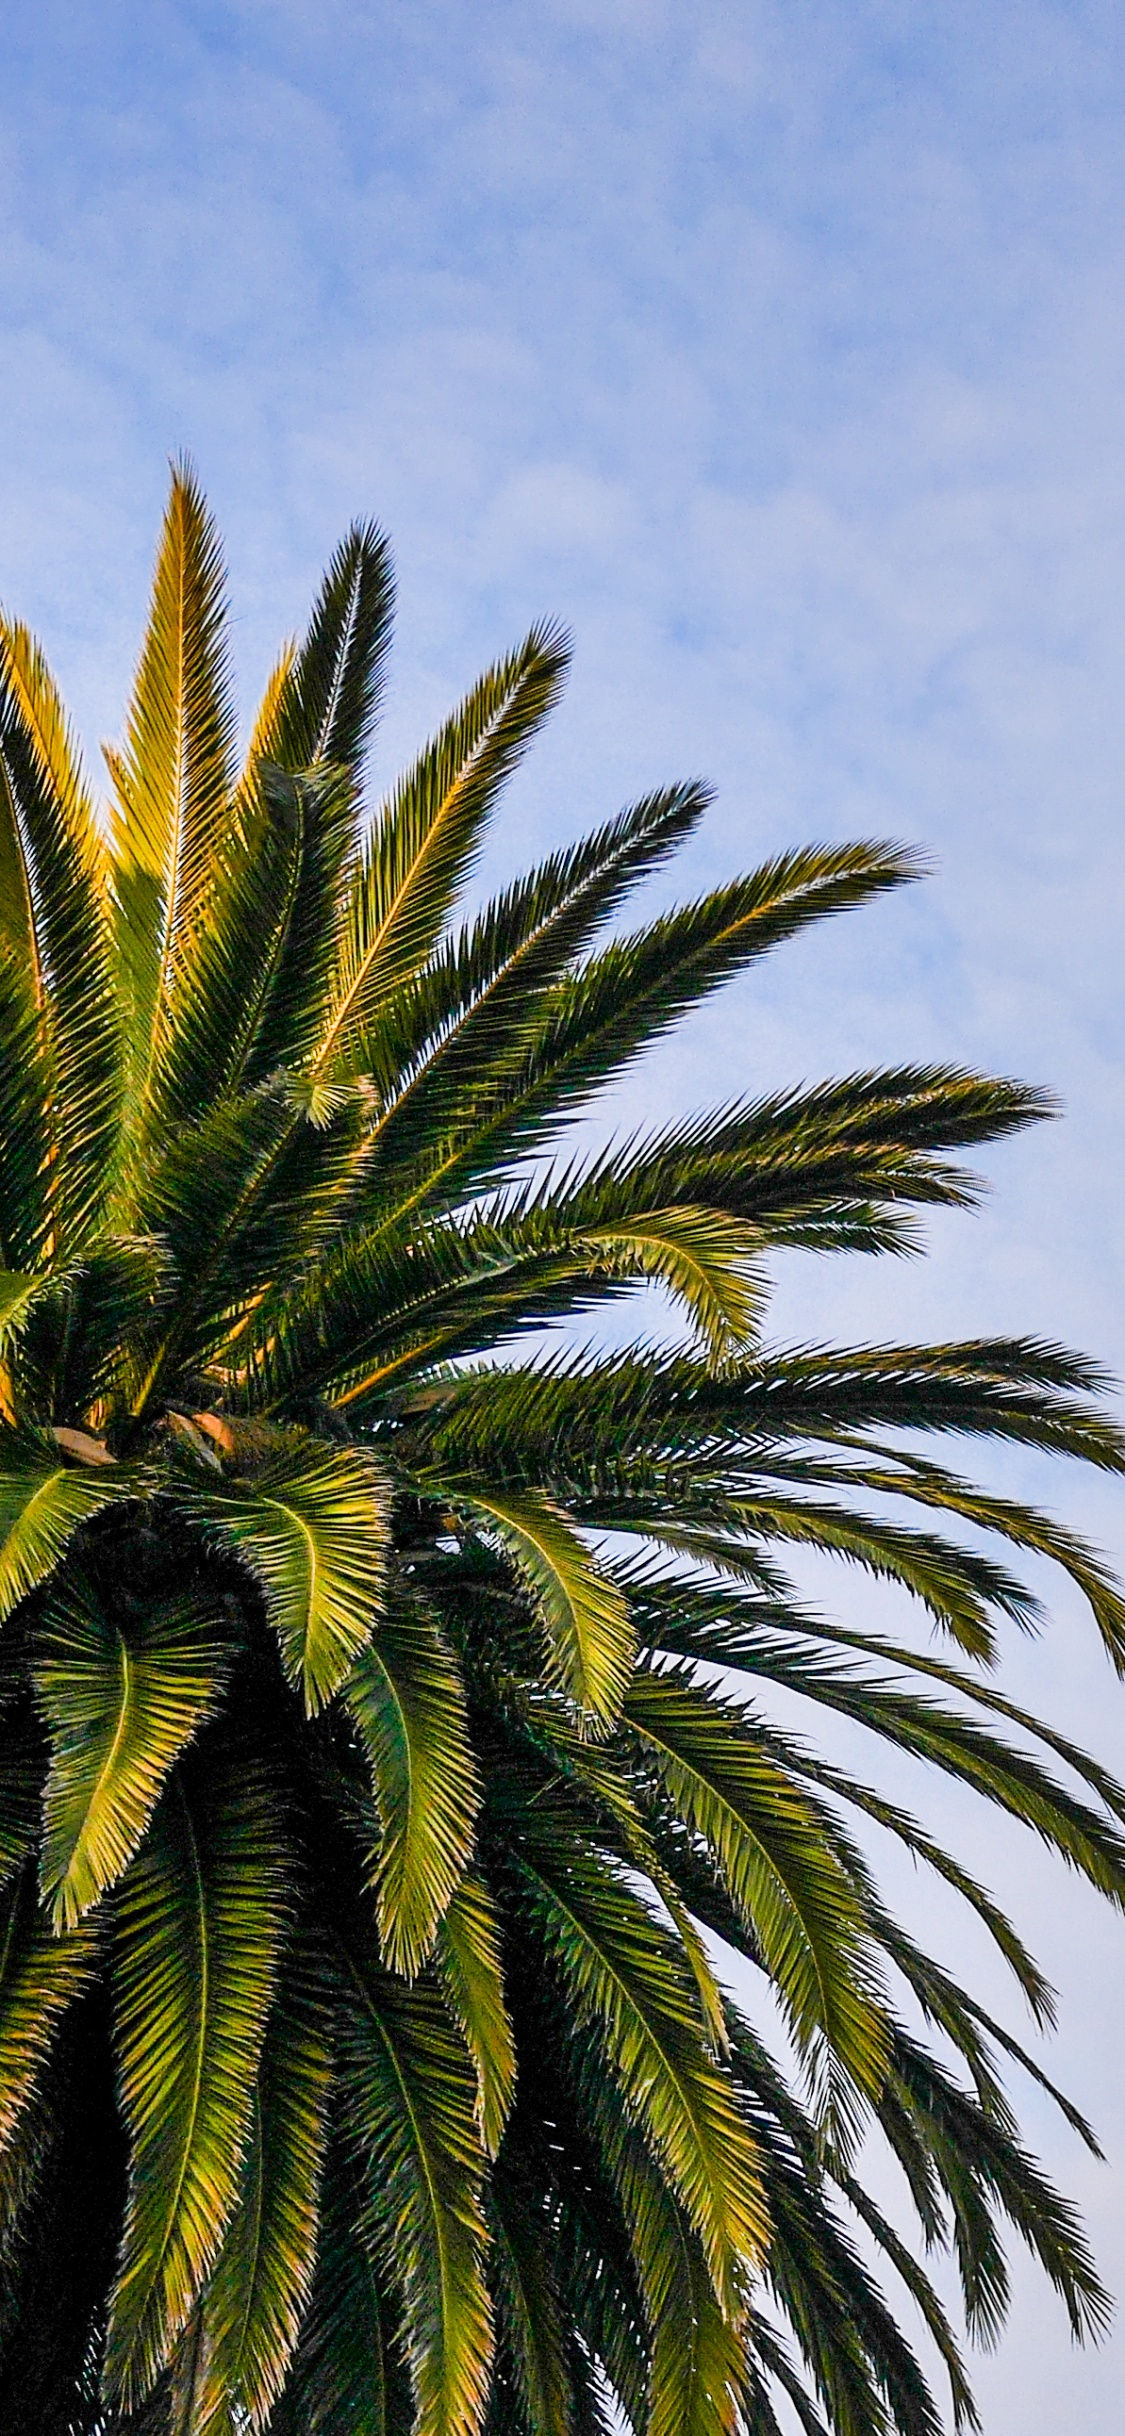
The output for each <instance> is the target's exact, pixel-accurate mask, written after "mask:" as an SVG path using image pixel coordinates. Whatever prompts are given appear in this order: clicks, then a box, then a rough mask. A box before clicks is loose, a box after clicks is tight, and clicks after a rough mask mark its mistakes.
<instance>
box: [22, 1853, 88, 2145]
mask: <svg viewBox="0 0 1125 2436" xmlns="http://www.w3.org/2000/svg"><path fill="white" fill-rule="evenodd" d="M97 1950H98V1941H97V1934H96V1931H95V1930H94V1929H93V1927H92V1926H90V1925H89V1924H88V1923H86V1922H82V1923H81V1924H80V1925H79V1927H78V1928H77V1929H76V1930H74V1931H73V1932H72V1934H71V1935H69V1936H66V1937H53V1936H52V1935H51V1933H50V1931H49V1929H47V1928H46V1927H45V1925H44V1924H43V1922H42V1921H41V1920H39V1919H38V1918H37V1917H36V1907H35V1900H34V1890H33V1885H32V1881H31V1877H30V1873H29V1872H27V1871H23V1872H21V1873H20V1874H19V1875H18V1876H17V1877H15V1878H14V1879H12V1880H10V1882H9V1884H8V1885H7V1887H6V1888H5V1889H4V1892H3V1894H2V1895H0V2149H3V2148H4V2147H5V2146H6V2144H7V2143H8V2141H9V2140H10V2139H11V2137H12V2135H13V2133H15V2132H16V2131H17V2129H18V2126H19V2123H20V2119H21V2117H22V2116H23V2114H24V2113H25V2111H26V2109H27V2108H28V2107H29V2106H30V2104H31V2103H32V2101H33V2099H34V2096H35V2093H36V2089H37V2087H38V2084H39V2080H40V2077H41V2075H42V2073H43V2071H44V2069H45V2066H46V2064H47V2060H48V2058H49V2056H50V2053H51V2049H52V2046H53V2044H54V2041H55V2039H56V2037H57V2035H58V2031H59V2027H60V2024H61V2022H62V2020H63V2017H64V2015H65V2014H66V2013H67V2011H68V2010H69V2008H70V2006H71V2005H72V2004H73V2003H74V2000H75V1998H76V1997H77V1996H79V1995H80V1994H81V1993H82V1990H83V1989H84V1988H86V1987H87V1986H88V1985H89V1983H90V1980H91V1979H92V1977H93V1972H94V1967H95V1963H96V1960H97Z"/></svg>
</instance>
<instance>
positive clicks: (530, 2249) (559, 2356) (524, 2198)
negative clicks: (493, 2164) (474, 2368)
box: [489, 2168, 574, 2436]
mask: <svg viewBox="0 0 1125 2436" xmlns="http://www.w3.org/2000/svg"><path fill="white" fill-rule="evenodd" d="M489 2214H490V2222H491V2228H492V2236H493V2238H492V2254H491V2255H492V2273H493V2282H494V2287H495V2291H496V2296H497V2302H498V2317H499V2328H498V2332H499V2342H500V2352H501V2360H502V2362H503V2364H504V2365H505V2366H506V2367H507V2368H508V2373H509V2376H510V2379H511V2383H512V2386H513V2388H514V2400H515V2403H516V2407H517V2409H518V2412H519V2427H520V2430H521V2436H523V2431H525V2430H526V2431H527V2432H528V2436H573V2430H574V2394H573V2390H572V2384H571V2377H570V2373H569V2363H568V2360H567V2352H566V2331H565V2329H566V2319H565V2314H564V2304H563V2301H562V2297H561V2295H560V2292H559V2288H558V2279H557V2266H556V2261H555V2258H554V2256H553V2247H554V2245H553V2243H552V2240H551V2228H550V2224H549V2220H548V2217H547V2212H546V2209H545V2208H544V2206H543V2204H542V2202H541V2201H539V2202H538V2204H537V2200H536V2194H535V2192H534V2189H530V2190H529V2189H526V2188H523V2187H521V2182H520V2179H519V2177H518V2175H517V2174H516V2173H515V2172H513V2171H512V2170H511V2169H510V2168H509V2170H508V2171H507V2172H501V2173H498V2174H497V2175H496V2176H495V2177H494V2181H493V2187H492V2206H491V2208H490V2211H489ZM494 2415H495V2406H494V2412H493V2416H494Z"/></svg>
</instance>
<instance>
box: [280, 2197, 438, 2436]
mask: <svg viewBox="0 0 1125 2436" xmlns="http://www.w3.org/2000/svg"><path fill="white" fill-rule="evenodd" d="M361 2209H362V2190H361V2185H360V2183H359V2180H358V2177H357V2176H356V2175H355V2173H354V2172H353V2170H352V2169H351V2167H350V2166H349V2165H348V2163H347V2161H346V2159H345V2158H344V2157H343V2156H342V2155H341V2154H340V2152H339V2150H338V2149H336V2150H335V2151H330V2153H329V2158H328V2164H327V2168H326V2173H325V2180H324V2194H323V2203H322V2210H321V2227H320V2240H319V2245H318V2250H317V2268H316V2277H315V2280H314V2283H313V2290H312V2299H311V2302H310V2306H309V2309H308V2313H307V2315H306V2317H305V2321H304V2325H303V2328H302V2331H301V2337H300V2341H299V2343H298V2346H297V2351H296V2356H295V2359H294V2362H293V2366H292V2368H291V2370H290V2373H289V2376H288V2378H287V2380H286V2383H285V2387H284V2389H283V2392H282V2395H281V2399H280V2401H279V2402H278V2403H277V2404H276V2406H275V2408H274V2409H273V2411H272V2412H271V2414H270V2421H269V2426H270V2436H394V2431H395V2430H396V2429H397V2428H399V2427H401V2426H403V2425H404V2424H408V2421H409V2412H410V2394H409V2388H408V2385H407V2380H406V2376H405V2373H404V2371H403V2369H402V2367H401V2365H400V2363H399V2359H398V2354H397V2343H396V2340H395V2338H396V2335H397V2331H398V2328H397V2321H396V2317H395V2313H394V2311H393V2309H392V2307H391V2304H390V2300H389V2297H388V2290H387V2286H386V2284H385V2282H383V2281H381V2279H380V2276H379V2272H378V2268H377V2265H376V2263H375V2260H374V2259H373V2258H372V2255H371V2252H370V2250H369V2248H368V2245H367V2243H366V2241H365V2240H364V2237H363V2230H362V2225H361V2222H360V2216H361Z"/></svg>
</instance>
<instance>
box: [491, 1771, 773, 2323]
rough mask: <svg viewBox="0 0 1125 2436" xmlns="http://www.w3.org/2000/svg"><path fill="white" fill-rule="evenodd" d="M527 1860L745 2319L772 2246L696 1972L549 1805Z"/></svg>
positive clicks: (577, 1997) (573, 1972) (630, 2092)
mask: <svg viewBox="0 0 1125 2436" xmlns="http://www.w3.org/2000/svg"><path fill="white" fill-rule="evenodd" d="M519 1855H520V1858H519V1868H520V1875H521V1878H522V1879H523V1882H524V1884H525V1887H526V1889H527V1899H528V1901H529V1902H530V1903H531V1904H533V1906H534V1908H535V1912H536V1915H537V1917H538V1919H539V1921H540V1923H541V1928H542V1934H543V1937H544V1940H545V1943H546V1946H547V1950H548V1952H549V1953H550V1955H551V1956H552V1958H553V1960H554V1962H555V1965H556V1968H557V1969H558V1970H559V1972H560V1973H561V1974H562V1975H563V1978H564V1982H565V1984H566V1986H567V1987H568V1989H569V1991H570V1994H571V1999H572V2002H573V2003H574V2005H575V2007H576V2009H577V2011H578V2014H579V2018H580V2019H581V2020H583V2021H584V2022H586V2023H587V2024H588V2025H589V2028H590V2030H591V2032H592V2034H593V2036H594V2038H595V2040H596V2041H597V2044H598V2046H599V2048H600V2049H601V2051H602V2053H603V2055H604V2058H605V2062H606V2064H607V2065H608V2067H609V2069H610V2071H611V2072H612V2074H613V2077H614V2079H615V2081H616V2084H617V2087H618V2089H619V2091H620V2095H621V2100H622V2103H623V2104H624V2106H625V2108H626V2109H627V2111H628V2114H629V2115H630V2117H632V2119H633V2120H635V2121H638V2122H639V2123H640V2124H642V2125H643V2127H644V2131H645V2134H646V2136H647V2137H648V2139H649V2140H651V2142H652V2144H653V2146H654V2148H655V2149H656V2152H657V2154H658V2156H659V2157H660V2158H661V2160H662V2162H663V2164H664V2166H665V2169H666V2171H667V2172H668V2174H669V2175H670V2177H671V2180H672V2183H673V2187H674V2189H675V2191H676V2193H677V2195H678V2197H679V2199H680V2201H681V2203H682V2205H683V2207H684V2209H685V2210H686V2212H687V2215H688V2217H689V2219H690V2221H691V2223H692V2224H693V2225H694V2227H695V2229H696V2231H697V2232H698V2234H699V2238H700V2240H701V2242H702V2244H703V2248H704V2254H705V2256H706V2259H707V2265H708V2272H709V2274H710V2276H711V2280H712V2282H713V2284H714V2286H715V2289H716V2292H717V2294H718V2297H719V2299H720V2302H721V2303H722V2305H723V2307H724V2309H725V2310H726V2311H727V2312H728V2314H729V2313H732V2312H733V2313H737V2307H738V2294H739V2279H740V2275H741V2271H742V2265H743V2262H746V2261H751V2260H753V2259H755V2258H756V2257H757V2256H758V2255H759V2254H760V2251H761V2249H762V2247H763V2244H764V2240H765V2218H764V2209H763V2203H762V2196H761V2188H760V2184H759V2180H758V2172H757V2163H756V2159H755V2157H754V2152H753V2148H752V2146H751V2143H750V2141H749V2139H748V2138H747V2136H746V2133H745V2129H744V2126H743V2125H742V2123H741V2121H740V2119H739V2116H738V2114H737V2112H736V2110H735V2109H734V2108H732V2106H731V2104H730V2100H729V2092H728V2086H727V2082H726V2080H725V2077H724V2075H723V2074H722V2073H721V2072H720V2071H719V2070H718V2069H717V2067H716V2066H715V2064H714V2063H713V2061H712V2059H711V2058H710V2056H709V2054H708V2051H707V2048H706V2046H705V2044H704V2041H703V2037H702V2024H701V2021H700V2016H699V2012H698V2009H697V1999H696V1994H695V1988H694V1984H693V1982H692V1979H691V1976H690V1974H689V1973H687V1972H685V1971H683V1970H682V1968H681V1967H680V1966H679V1963H678V1957H677V1956H676V1952H675V1948H674V1947H673V1946H672V1945H671V1944H670V1943H669V1942H668V1941H666V1940H665V1939H663V1938H662V1937H661V1935H660V1932H659V1929H658V1927H657V1924H656V1921H655V1918H654V1916H653V1914H652V1913H651V1912H650V1911H648V1910H647V1908H646V1907H645V1906H644V1905H643V1904H642V1903H641V1901H640V1899H639V1898H638V1896H637V1895H635V1894H634V1893H633V1892H632V1891H631V1889H630V1887H629V1885H628V1883H627V1881H626V1879H625V1876H624V1874H623V1873H622V1872H620V1871H618V1870H615V1869H614V1868H613V1867H612V1866H611V1865H610V1864H609V1863H608V1862H607V1861H606V1860H605V1859H604V1858H600V1857H599V1856H597V1855H596V1854H595V1853H594V1852H593V1851H592V1850H591V1848H590V1847H589V1845H588V1844H585V1843H583V1842H581V1841H579V1840H578V1839H577V1838H576V1837H575V1836H574V1834H573V1831H572V1832H571V1833H569V1834H567V1832H566V1830H565V1827H564V1826H563V1824H562V1822H561V1821H560V1820H559V1819H558V1818H557V1817H555V1818H554V1819H551V1818H550V1815H549V1813H548V1812H547V1811H546V1809H545V1808H543V1807H542V1806H541V1807H540V1808H538V1809H537V1810H536V1811H534V1812H529V1813H528V1818H527V1823H526V1825H525V1827H524V1829H523V1831H522V1832H521V1836H520V1845H519Z"/></svg>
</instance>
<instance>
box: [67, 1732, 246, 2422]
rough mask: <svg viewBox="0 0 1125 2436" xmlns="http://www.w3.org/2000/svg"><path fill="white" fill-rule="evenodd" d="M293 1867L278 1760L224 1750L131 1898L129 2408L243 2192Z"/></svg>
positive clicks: (193, 1782) (117, 2313) (123, 2355)
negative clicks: (276, 1774)
mask: <svg viewBox="0 0 1125 2436" xmlns="http://www.w3.org/2000/svg"><path fill="white" fill-rule="evenodd" d="M288 1867H289V1856H288V1853H287V1849H286V1845H285V1842H284V1838H283V1834H282V1829H281V1824H280V1820H279V1816H278V1808H277V1802H276V1798H275V1795H274V1792H273V1789H272V1787H271V1786H270V1784H269V1782H268V1780H267V1779H266V1778H265V1776H264V1773H263V1770H262V1769H261V1767H260V1766H258V1767H257V1768H254V1767H248V1766H247V1765H246V1759H245V1754H240V1755H239V1757H238V1758H237V1760H236V1758H235V1756H234V1753H233V1752H231V1753H229V1754H223V1755H219V1754H216V1753H215V1752H214V1751H212V1752H210V1753H209V1754H208V1755H207V1759H206V1763H205V1764H203V1765H200V1764H199V1763H197V1765H196V1768H195V1769H194V1770H193V1771H192V1772H191V1773H190V1774H189V1773H188V1772H187V1771H185V1770H180V1771H179V1772H178V1774H177V1777H176V1779H175V1780H174V1782H173V1784H172V1785H171V1786H170V1787H169V1789H168V1791H167V1793H166V1794H165V1796H164V1799H163V1801H162V1802H161V1804H160V1807H159V1808H158V1810H157V1813H156V1816H155V1818H154V1819H153V1822H152V1825H151V1827H150V1828H149V1831H148V1835H147V1837H146V1840H145V1843H144V1845H143V1846H142V1848H141V1851H140V1852H139V1854H138V1855H137V1858H136V1859H135V1860H134V1861H133V1863H132V1864H131V1867H130V1869H129V1871H128V1873H127V1875H126V1877H125V1879H124V1881H123V1883H122V1886H121V1888H120V1891H119V1894H118V1897H117V1906H116V1909H117V1932H116V1952H115V1961H114V1979H115V1999H116V2013H117V2044H118V2055H119V2068H120V2076H121V2095H122V2107H123V2113H124V2116H125V2121H126V2124H127V2127H128V2130H129V2135H130V2142H131V2151H132V2153H131V2159H130V2171H129V2196H128V2205H127V2208H126V2215H125V2229H124V2234H123V2237H122V2249H121V2259H120V2266H119V2271H118V2276H117V2283H116V2289H115V2291H114V2294H113V2299H112V2305H111V2312H110V2320H109V2329H108V2335H107V2341H106V2356H105V2381H106V2388H107V2394H108V2395H109V2396H110V2397H111V2398H113V2399H115V2400H116V2401H117V2402H118V2404H119V2405H120V2407H122V2408H123V2409H125V2410H128V2409H130V2408H132V2407H133V2405H134V2403H136V2402H138V2401H140V2400H142V2399H143V2398H144V2396H145V2395H146V2393H148V2392H149V2391H150V2389H151V2387H152V2386H153V2384H154V2383H155V2381H156V2378H157V2377H158V2376H159V2374H160V2372H161V2370H162V2369H164V2368H165V2367H167V2365H168V2363H169V2361H170V2359H171V2357H172V2355H173V2352H174V2349H175V2345H176V2341H177V2338H178V2337H179V2336H180V2335H181V2334H182V2333H183V2330H184V2328H185V2327H186V2325H187V2323H188V2320H189V2318H190V2316H191V2313H192V2311H193V2309H195V2308H196V2307H197V2305H198V2304H199V2303H200V2301H201V2300H202V2298H203V2291H204V2286H205V2284H206V2280H207V2278H208V2276H209V2274H210V2272H211V2270H212V2268H213V2266H214V2264H215V2260H216V2257H217V2254H218V2251H219V2246H220V2243H221V2241H222V2238H223V2235H224V2233H225V2232H226V2230H227V2227H228V2225H229V2224H230V2221H231V2219H232V2217H233V2215H234V2212H235V2209H236V2207H237V2205H238V2202H239V2196H240V2169H241V2161H242V2156H243V2151H244V2148H245V2146H246V2143H247V2140H248V2138H249V2134H250V2128H251V2122H252V2116H253V2106H254V2091H255V2082H256V2076H257V2072H258V2067H259V2062H260V2057H261V2051H262V2042H263V2039H264V2036H265V2029H266V2021H267V2017H268V2013H269V2007H270V2000H271V1996H272V1993H273V1986H274V1978H275V1973H276V1969H277V1962H278V1955H279V1950H280V1944H281V1938H282V1932H283V1928H284V1925H285V1909H286V1903H287V1894H288V1889H287V1876H288Z"/></svg>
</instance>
